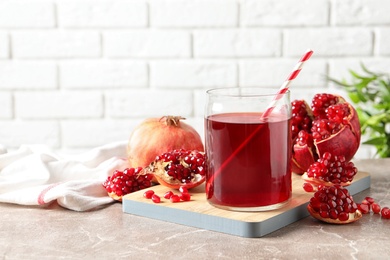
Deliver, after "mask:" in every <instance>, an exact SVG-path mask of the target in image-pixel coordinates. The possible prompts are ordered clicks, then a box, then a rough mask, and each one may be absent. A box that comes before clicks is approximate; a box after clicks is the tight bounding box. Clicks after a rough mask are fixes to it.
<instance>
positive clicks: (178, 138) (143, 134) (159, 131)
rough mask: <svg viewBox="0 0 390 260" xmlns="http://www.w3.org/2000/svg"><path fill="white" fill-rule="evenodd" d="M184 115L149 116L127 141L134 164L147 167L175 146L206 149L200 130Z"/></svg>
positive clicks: (128, 150)
mask: <svg viewBox="0 0 390 260" xmlns="http://www.w3.org/2000/svg"><path fill="white" fill-rule="evenodd" d="M183 119H184V118H182V117H180V116H164V117H161V118H148V119H146V120H144V121H143V122H142V123H141V124H139V125H138V126H137V127H136V128H135V129H134V130H133V132H132V133H131V135H130V138H129V142H128V145H127V156H128V161H129V164H130V167H146V166H148V165H149V164H150V163H151V162H153V161H154V159H155V158H156V156H158V155H160V154H163V153H165V152H167V151H172V150H175V149H185V150H190V151H191V150H197V151H200V152H203V151H204V146H203V142H202V139H201V137H200V135H199V133H198V132H197V131H196V130H195V129H194V128H193V127H192V126H190V125H189V124H186V123H184V122H183V121H182V120H183Z"/></svg>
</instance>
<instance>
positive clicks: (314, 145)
mask: <svg viewBox="0 0 390 260" xmlns="http://www.w3.org/2000/svg"><path fill="white" fill-rule="evenodd" d="M291 129H292V140H293V148H292V158H293V159H292V170H293V172H295V173H297V174H303V173H304V172H306V171H307V169H308V167H309V165H310V164H312V163H313V162H315V161H316V160H317V159H318V158H321V157H322V156H323V154H324V153H326V152H332V153H333V154H334V155H343V156H344V157H345V160H346V161H350V160H351V159H352V157H353V156H354V155H355V153H356V151H357V150H358V148H359V145H360V137H361V129H360V122H359V118H358V115H357V112H356V110H355V109H354V107H353V106H352V105H351V104H350V103H348V102H346V100H345V99H344V98H342V97H341V96H338V95H333V94H326V93H320V94H316V95H315V96H314V98H313V100H312V103H311V106H310V107H309V105H308V104H307V103H306V102H305V101H304V100H294V101H293V102H292V126H291Z"/></svg>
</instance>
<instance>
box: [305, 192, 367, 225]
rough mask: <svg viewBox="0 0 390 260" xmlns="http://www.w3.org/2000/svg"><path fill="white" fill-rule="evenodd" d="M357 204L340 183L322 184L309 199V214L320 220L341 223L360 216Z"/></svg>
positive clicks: (349, 221) (351, 220)
mask: <svg viewBox="0 0 390 260" xmlns="http://www.w3.org/2000/svg"><path fill="white" fill-rule="evenodd" d="M357 209H358V206H357V205H356V203H355V202H354V201H353V198H352V196H351V195H350V194H349V192H348V190H347V189H346V188H344V187H342V186H340V185H334V186H330V187H328V186H323V187H321V188H320V189H319V190H318V191H317V192H316V193H315V194H314V197H312V198H311V199H310V202H309V205H308V210H309V212H310V214H311V215H312V216H313V217H315V218H317V219H320V220H322V221H325V222H329V223H335V224H343V223H351V222H354V221H356V220H358V219H359V218H360V217H361V214H360V212H359V211H358V210H357Z"/></svg>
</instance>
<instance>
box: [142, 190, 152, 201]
mask: <svg viewBox="0 0 390 260" xmlns="http://www.w3.org/2000/svg"><path fill="white" fill-rule="evenodd" d="M153 194H154V190H147V191H145V192H144V197H145V198H147V199H151V198H152V196H153Z"/></svg>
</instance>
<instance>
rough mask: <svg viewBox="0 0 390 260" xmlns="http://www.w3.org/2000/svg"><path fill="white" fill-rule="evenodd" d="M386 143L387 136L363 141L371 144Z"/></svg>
mask: <svg viewBox="0 0 390 260" xmlns="http://www.w3.org/2000/svg"><path fill="white" fill-rule="evenodd" d="M384 143H386V138H384V137H377V138H372V139H369V140H367V141H365V142H363V144H371V145H381V144H384Z"/></svg>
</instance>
